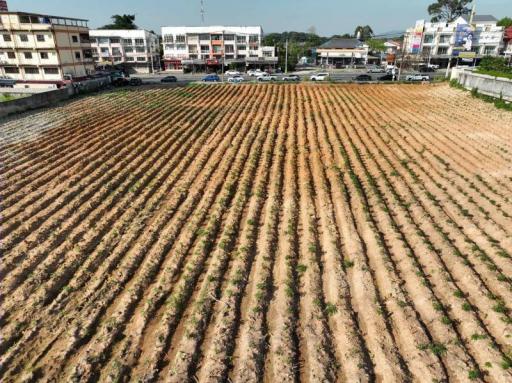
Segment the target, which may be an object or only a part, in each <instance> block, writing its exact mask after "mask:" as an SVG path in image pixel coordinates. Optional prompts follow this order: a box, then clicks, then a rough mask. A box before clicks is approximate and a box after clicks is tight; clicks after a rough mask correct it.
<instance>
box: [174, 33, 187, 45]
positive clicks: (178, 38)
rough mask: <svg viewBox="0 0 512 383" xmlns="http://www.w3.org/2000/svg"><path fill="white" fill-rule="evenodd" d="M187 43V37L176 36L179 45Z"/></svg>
mask: <svg viewBox="0 0 512 383" xmlns="http://www.w3.org/2000/svg"><path fill="white" fill-rule="evenodd" d="M186 41H187V40H186V36H185V35H177V36H176V42H177V43H184V42H186Z"/></svg>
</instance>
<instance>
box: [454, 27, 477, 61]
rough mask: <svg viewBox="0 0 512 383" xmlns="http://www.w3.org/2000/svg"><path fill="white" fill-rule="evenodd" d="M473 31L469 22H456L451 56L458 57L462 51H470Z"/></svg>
mask: <svg viewBox="0 0 512 383" xmlns="http://www.w3.org/2000/svg"><path fill="white" fill-rule="evenodd" d="M473 36H474V31H473V28H472V27H471V25H469V24H458V25H457V28H456V30H455V45H454V47H453V56H456V57H459V56H460V55H461V53H463V52H471V48H472V47H473Z"/></svg>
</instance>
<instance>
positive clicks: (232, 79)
mask: <svg viewBox="0 0 512 383" xmlns="http://www.w3.org/2000/svg"><path fill="white" fill-rule="evenodd" d="M243 81H245V79H244V78H243V77H242V76H240V75H235V76H231V77H229V78H228V82H231V83H240V82H243Z"/></svg>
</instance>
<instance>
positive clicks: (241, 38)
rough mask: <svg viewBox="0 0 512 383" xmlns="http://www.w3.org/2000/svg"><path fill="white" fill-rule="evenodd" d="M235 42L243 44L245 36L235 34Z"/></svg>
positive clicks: (245, 40)
mask: <svg viewBox="0 0 512 383" xmlns="http://www.w3.org/2000/svg"><path fill="white" fill-rule="evenodd" d="M236 42H237V43H241V44H245V43H246V42H247V39H246V38H245V36H236Z"/></svg>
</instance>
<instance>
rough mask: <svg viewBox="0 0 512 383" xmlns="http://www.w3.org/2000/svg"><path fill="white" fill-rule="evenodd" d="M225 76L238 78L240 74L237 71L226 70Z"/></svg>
mask: <svg viewBox="0 0 512 383" xmlns="http://www.w3.org/2000/svg"><path fill="white" fill-rule="evenodd" d="M225 75H226V76H230V77H234V76H240V72H239V71H237V70H228V71H226V73H225Z"/></svg>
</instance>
